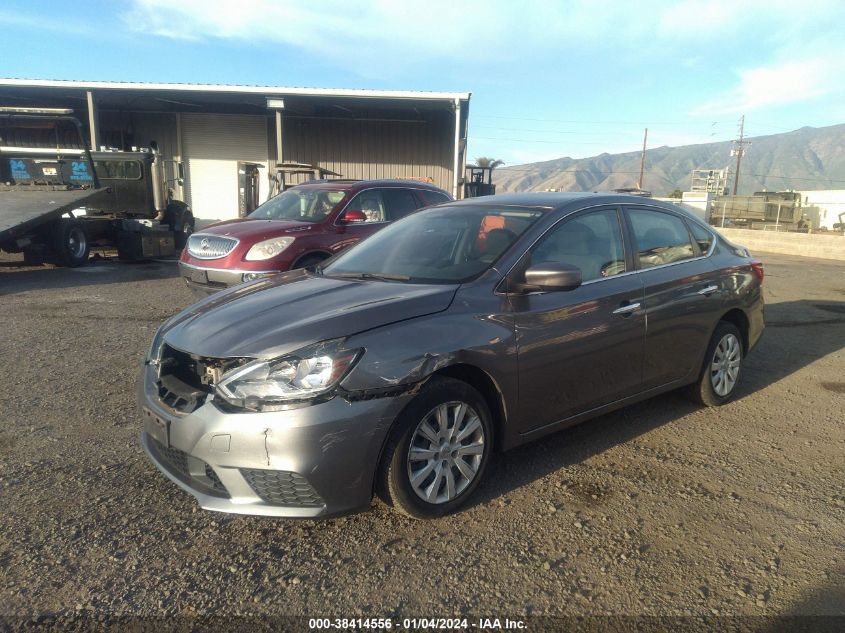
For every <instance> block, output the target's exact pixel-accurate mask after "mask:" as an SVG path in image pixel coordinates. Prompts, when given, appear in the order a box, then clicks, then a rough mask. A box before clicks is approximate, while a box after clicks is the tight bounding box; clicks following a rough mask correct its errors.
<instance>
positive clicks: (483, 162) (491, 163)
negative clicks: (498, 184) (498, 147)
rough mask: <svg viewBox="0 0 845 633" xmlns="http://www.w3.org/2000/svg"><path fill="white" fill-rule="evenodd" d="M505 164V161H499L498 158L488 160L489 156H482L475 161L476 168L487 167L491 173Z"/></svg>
mask: <svg viewBox="0 0 845 633" xmlns="http://www.w3.org/2000/svg"><path fill="white" fill-rule="evenodd" d="M504 164H505V161H503V160H499V159H498V158H488V157H487V156H481V157H479V158H476V159H475V166H476V167H487V168H488V169H490V170H491V171H492V170H493V169H496V167H501V166H502V165H504Z"/></svg>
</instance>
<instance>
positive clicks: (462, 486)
mask: <svg viewBox="0 0 845 633" xmlns="http://www.w3.org/2000/svg"><path fill="white" fill-rule="evenodd" d="M492 447H493V425H492V424H491V417H490V410H489V408H488V407H487V403H486V402H485V401H484V398H483V397H482V396H481V394H480V393H478V391H476V390H475V389H474V388H473V387H471V386H470V385H468V384H466V383H464V382H462V381H460V380H454V379H452V378H440V377H435V378H433V379H432V380H431V381H430V382H428V383H427V384H426V385H425V387H423V389H422V391H421V392H420V393H419V395H418V396H417V397H416V398H415V399H414V400H412V401H411V403H410V404H409V405H408V406H407V407H406V408H405V410H404V411H403V412H402V413H401V414H400V416H399V418H398V420H397V423H396V426H395V427H394V429H393V431H392V433H391V436H390V439H389V440H388V443H387V447H386V448H385V452H384V457H383V459H382V463H381V467H380V472H379V494H380V496H381V497H382V498H383V499H384V500H385V501H386V502H387V503H388V504H390V505H392V506H393V507H394V508H396V509H397V510H398V511H399V512H401V513H403V514H406V515H408V516H410V517H413V518H417V519H431V518H436V517H441V516H444V515H446V514H450V513H452V512H454V511H455V510H457V509H458V508H459V507H460V506H462V505H463V504H464V503H465V502H466V500H467V499H468V498H469V497H470V495H471V494H472V492H473V491H474V490H475V489H476V487H478V484H479V482H480V481H481V478H482V477H483V475H484V469H485V467H486V466H487V462H488V460H489V458H490V453H491V452H492Z"/></svg>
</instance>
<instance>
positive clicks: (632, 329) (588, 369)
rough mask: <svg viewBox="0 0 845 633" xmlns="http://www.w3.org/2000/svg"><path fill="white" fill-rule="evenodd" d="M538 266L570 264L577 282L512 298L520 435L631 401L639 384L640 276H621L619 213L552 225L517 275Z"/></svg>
mask: <svg viewBox="0 0 845 633" xmlns="http://www.w3.org/2000/svg"><path fill="white" fill-rule="evenodd" d="M543 262H557V263H562V264H567V265H569V266H576V267H577V268H578V269H580V270H581V273H582V277H583V283H582V285H581V286H579V287H578V288H575V289H574V290H570V291H556V292H543V293H529V294H525V295H518V294H517V295H513V298H512V301H513V306H514V312H515V315H514V320H515V325H516V333H517V346H518V356H519V409H520V411H519V420H520V431H521V432H523V433H524V432H527V431H530V430H534V429H537V428H540V427H543V426H546V425H548V424H553V423H554V422H557V421H559V420H563V419H565V418H568V417H570V416H573V415H576V414H578V413H582V412H584V411H588V410H590V409H593V408H595V407H598V406H601V405H603V404H607V403H610V402H613V401H615V400H618V399H620V398H624V397H626V396H629V395H632V394H634V393H636V392H637V391H638V390H639V388H640V383H641V378H642V359H643V346H644V342H645V318H644V313H643V310H642V302H643V288H642V283H641V281H640V279H639V275H636V274H634V275H626V274H623V273H625V272H626V269H627V268H628V266H629V264H628V262H627V261H626V257H625V249H624V247H623V238H622V230H621V225H620V222H619V213H618V210H617V209H616V208H605V209H598V210H591V211H589V212H585V213H580V214H576V215H574V216H571V217H570V218H567V219H566V220H564V221H563V222H562V223H560V224H559V225H557V226H556V227H553V228H552V229H550V230H549V231H548V233H547V234H546V235H545V236H544V237H543V238H542V239H541V240H539V241H538V243H537V244H536V245H535V246H534V247H533V248H532V249H531V252H530V254H529V256H528V258H527V261H526V262H525V264H524V265H523V266H522V267H521V272H520V273H519V274H521V275H524V270H525V268H526V267H527V266H528V265H529V263H534V264H540V263H543ZM638 304H639V305H638Z"/></svg>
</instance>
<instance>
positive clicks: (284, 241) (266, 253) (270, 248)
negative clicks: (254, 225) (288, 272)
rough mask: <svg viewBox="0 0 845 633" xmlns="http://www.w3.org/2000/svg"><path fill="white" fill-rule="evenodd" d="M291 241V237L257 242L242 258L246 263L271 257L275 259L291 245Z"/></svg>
mask: <svg viewBox="0 0 845 633" xmlns="http://www.w3.org/2000/svg"><path fill="white" fill-rule="evenodd" d="M293 240H294V238H292V237H274V238H273V239H270V240H264V241H263V242H258V243H257V244H253V245H252V248H250V249H249V251H247V254H246V257H244V259H245V260H246V261H248V262H254V261H260V260H262V259H270V258H271V257H275V256H276V255H278V254H279V253H281V252H282V251H283V250H285V249H286V248H287V247H288V246H290V245H291V244H293Z"/></svg>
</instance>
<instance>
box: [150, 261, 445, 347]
mask: <svg viewBox="0 0 845 633" xmlns="http://www.w3.org/2000/svg"><path fill="white" fill-rule="evenodd" d="M457 289H458V286H456V285H418V284H404V283H395V282H384V281H369V280H368V281H358V280H349V279H333V278H331V277H321V276H317V275H314V274H311V273H307V272H305V271H303V270H295V271H291V272H289V273H283V274H281V275H277V276H276V277H274V278H270V279H262V280H259V281H256V282H252V283H249V284H244V285H241V286H236V287H234V288H232V289H230V290H228V291H225V292H222V293H218V294H216V295H212V296H210V297H208V298H207V299H203V300H202V301H200V302H199V303H196V304H194V305H192V306H190V307H189V308H187V309H185V310H184V311H183V312H181V313H180V314H178V315H176V316H175V317H173V319H171V320H170V321H169V322H168V323H166V324H165V326H164V328H165V332H164V341H165V342H166V343H167V344H168V345H171V346H172V347H175V348H177V349H180V350H182V351H185V352H188V353H191V354H197V355H199V356H206V357H212V358H232V357H250V358H275V357H278V356H281V355H284V354H287V353H289V352H292V351H295V350H297V349H300V348H302V347H305V346H306V345H310V344H312V343H317V342H320V341H325V340H329V339H334V338H340V337H345V336H351V335H353V334H357V333H359V332H363V331H365V330H370V329H373V328H376V327H381V326H384V325H389V324H390V323H396V322H398V321H404V320H407V319H412V318H414V317H420V316H425V315H427V314H434V313H436V312H442V311H443V310H445V309H446V308H448V307H449V304H450V303H451V302H452V299H453V298H454V296H455V292H456V291H457Z"/></svg>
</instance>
